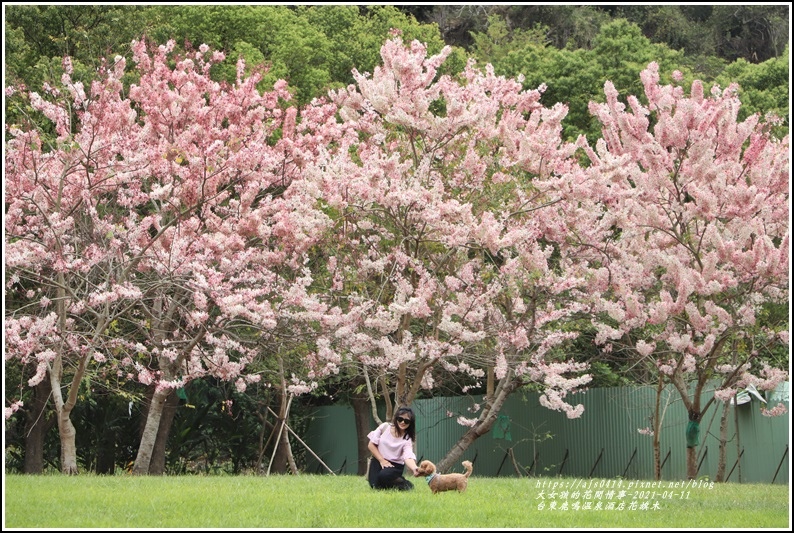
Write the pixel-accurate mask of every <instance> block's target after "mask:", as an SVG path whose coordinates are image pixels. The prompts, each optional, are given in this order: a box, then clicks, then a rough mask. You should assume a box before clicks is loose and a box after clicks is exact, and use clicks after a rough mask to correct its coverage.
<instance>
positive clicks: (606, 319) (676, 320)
mask: <svg viewBox="0 0 794 533" xmlns="http://www.w3.org/2000/svg"><path fill="white" fill-rule="evenodd" d="M675 77H676V75H674V78H675ZM641 79H642V81H643V84H644V87H645V97H646V100H647V104H642V103H641V102H640V100H639V99H638V98H636V97H634V96H629V97H628V98H627V104H628V105H625V104H623V103H621V102H620V101H619V99H618V94H617V92H616V91H615V88H614V87H613V86H612V84H611V83H610V82H607V83H606V84H605V94H606V102H605V103H603V104H597V103H591V105H590V110H591V112H592V113H593V114H594V115H595V116H596V117H597V118H598V119H599V120H600V121H601V123H602V131H603V138H602V139H601V140H599V141H598V142H597V144H596V146H595V148H594V149H590V148H589V147H587V148H586V150H587V153H588V154H589V158H590V162H591V166H590V168H589V172H592V173H593V175H599V176H601V180H602V181H601V185H600V186H599V187H597V188H594V189H593V194H594V195H598V196H599V197H600V198H601V199H602V200H603V201H604V204H605V205H606V206H607V210H606V212H605V213H604V217H603V219H602V220H601V222H600V223H601V224H602V227H603V228H604V231H606V230H607V229H611V238H610V239H609V240H603V241H601V242H600V243H598V244H594V248H599V249H600V250H601V251H602V252H603V253H604V257H605V258H609V259H608V260H605V262H604V266H603V268H602V269H601V270H600V272H599V273H598V275H596V276H594V277H593V278H592V281H593V286H592V295H593V296H595V299H597V300H600V304H599V309H600V311H601V315H600V317H601V318H602V319H603V320H599V321H598V323H597V328H598V335H597V342H598V343H599V344H602V345H604V347H605V349H606V350H608V351H613V352H618V351H621V353H624V354H628V356H629V357H632V358H633V359H634V360H635V361H637V362H638V363H640V364H647V365H648V366H649V367H652V368H655V369H656V372H657V373H658V377H659V383H662V382H666V383H672V385H673V386H674V387H675V388H676V389H677V390H678V392H679V393H680V396H681V399H682V400H683V402H684V405H685V406H686V409H687V411H688V412H689V420H690V423H689V426H688V427H687V431H686V442H687V475H688V476H689V477H694V476H695V475H696V472H697V460H696V459H697V456H696V446H697V444H698V442H699V423H700V421H701V419H702V418H703V415H704V413H705V412H706V411H707V410H708V409H709V407H710V406H711V405H712V404H713V402H714V401H715V400H723V401H728V400H730V398H731V397H733V396H734V395H735V394H736V391H737V389H739V388H742V387H746V386H747V385H750V384H752V385H755V386H756V387H757V388H758V389H759V390H770V389H772V388H774V387H775V386H776V385H777V384H778V383H780V382H781V381H783V380H785V379H786V377H787V373H786V372H785V371H783V370H781V369H778V368H774V367H773V366H771V365H770V364H769V363H768V361H769V357H768V356H769V353H770V351H769V350H771V349H773V348H774V347H775V346H780V345H783V346H786V345H788V323H787V321H785V319H784V320H783V321H781V322H780V323H774V322H772V321H769V320H762V319H761V317H763V316H764V314H765V313H764V309H765V306H766V305H768V304H770V303H785V302H786V301H787V299H788V282H789V264H788V254H789V239H790V235H789V207H788V202H789V186H790V183H789V168H790V158H789V150H790V147H789V138H788V136H786V137H785V138H783V139H775V138H774V137H772V136H771V135H770V134H769V133H768V131H769V128H768V126H769V125H770V124H773V123H774V119H771V121H770V122H767V123H764V122H763V121H762V120H761V119H760V117H758V116H751V117H749V118H748V119H746V120H744V121H739V120H738V118H737V116H738V111H739V100H738V98H737V96H736V91H735V89H736V88H735V87H733V86H731V87H728V88H726V89H725V90H720V89H719V88H717V87H715V88H713V89H712V91H711V95H710V96H709V95H706V94H704V88H703V86H702V84H701V83H700V82H698V81H696V82H694V83H693V84H692V87H691V90H690V92H689V95H687V94H685V92H684V90H683V88H682V87H680V86H676V85H664V86H663V85H660V84H659V74H658V66H657V65H656V64H655V63H651V64H650V65H649V66H648V68H647V69H646V70H644V71H643V72H642V74H641ZM676 79H679V78H676ZM605 234H606V233H605ZM710 388H713V390H714V391H715V392H714V396H713V398H712V399H710V400H708V401H705V400H704V393H705V392H706V391H707V390H709V389H710ZM777 411H778V412H779V411H780V408H778V410H777ZM770 414H778V413H777V412H773V413H770Z"/></svg>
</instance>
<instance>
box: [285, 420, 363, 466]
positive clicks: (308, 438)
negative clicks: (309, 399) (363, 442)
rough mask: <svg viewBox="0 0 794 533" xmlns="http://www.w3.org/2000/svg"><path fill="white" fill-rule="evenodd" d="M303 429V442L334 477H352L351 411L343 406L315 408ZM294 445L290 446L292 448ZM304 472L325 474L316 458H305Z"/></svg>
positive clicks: (353, 427) (353, 439)
mask: <svg viewBox="0 0 794 533" xmlns="http://www.w3.org/2000/svg"><path fill="white" fill-rule="evenodd" d="M312 416H313V419H312V421H311V422H310V423H309V427H308V428H307V431H306V435H305V438H303V437H302V438H303V440H304V442H306V443H307V445H308V446H309V447H310V448H311V450H312V451H313V452H314V453H315V454H317V455H318V456H319V457H320V458H321V459H322V461H323V462H324V463H325V464H326V465H327V466H328V468H330V469H331V470H333V471H334V472H335V473H337V474H356V473H357V468H356V462H357V461H358V443H357V436H356V420H355V417H354V415H353V409H351V408H350V407H349V406H346V405H329V406H325V407H320V408H318V409H317V410H316V411H315V412H314V414H313V415H312ZM293 446H294V445H293ZM307 464H308V468H307V470H308V471H309V472H311V473H313V474H326V473H328V471H327V470H326V469H325V467H324V466H323V465H321V464H320V463H319V461H317V460H316V459H314V458H313V457H311V456H310V455H307Z"/></svg>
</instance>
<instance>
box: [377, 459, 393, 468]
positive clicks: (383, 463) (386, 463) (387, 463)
mask: <svg viewBox="0 0 794 533" xmlns="http://www.w3.org/2000/svg"><path fill="white" fill-rule="evenodd" d="M390 466H394V465H393V464H391V463H390V462H389V461H387V460H386V459H384V460H383V461H381V462H380V467H381V468H389V467H390Z"/></svg>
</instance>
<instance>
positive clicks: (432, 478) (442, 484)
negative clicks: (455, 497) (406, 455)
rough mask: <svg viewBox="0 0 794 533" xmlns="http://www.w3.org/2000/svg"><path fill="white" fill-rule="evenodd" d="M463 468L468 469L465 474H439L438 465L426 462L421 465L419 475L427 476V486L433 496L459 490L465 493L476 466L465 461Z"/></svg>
mask: <svg viewBox="0 0 794 533" xmlns="http://www.w3.org/2000/svg"><path fill="white" fill-rule="evenodd" d="M462 464H463V468H465V469H466V473H465V474H437V473H436V465H434V464H433V463H431V462H430V461H427V460H424V461H422V462H421V463H419V468H418V470H417V475H420V476H427V478H426V479H427V484H428V486H429V487H430V490H432V491H433V494H435V493H436V492H444V491H445V490H457V491H458V492H463V491H465V490H466V486H468V484H469V476H470V475H471V472H472V470H474V466H473V465H472V464H471V461H463V463H462Z"/></svg>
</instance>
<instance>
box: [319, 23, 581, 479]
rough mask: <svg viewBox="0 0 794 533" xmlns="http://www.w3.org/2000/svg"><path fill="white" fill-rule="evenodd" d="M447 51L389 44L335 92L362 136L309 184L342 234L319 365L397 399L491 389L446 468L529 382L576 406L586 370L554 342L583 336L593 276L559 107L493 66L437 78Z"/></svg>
mask: <svg viewBox="0 0 794 533" xmlns="http://www.w3.org/2000/svg"><path fill="white" fill-rule="evenodd" d="M449 52H450V49H449V48H445V49H444V50H443V51H442V52H441V53H440V54H438V55H436V56H432V57H428V56H427V51H426V48H425V46H423V45H422V44H421V43H419V42H417V41H414V42H412V43H410V45H407V46H406V45H405V44H403V42H402V40H401V39H400V38H399V37H397V38H394V39H392V40H389V41H388V42H386V43H385V45H384V46H383V47H382V49H381V55H382V58H383V65H382V66H379V67H377V68H376V69H375V70H374V72H373V73H372V74H371V75H370V74H362V73H359V72H357V71H354V77H355V80H356V82H357V85H356V86H349V87H348V88H346V89H342V90H339V91H336V92H333V93H332V94H331V98H332V100H333V101H334V102H336V103H337V104H338V106H339V115H340V117H341V119H342V121H343V123H342V127H343V128H346V129H349V130H352V131H354V132H355V135H354V136H346V137H345V138H344V141H342V142H343V143H344V145H343V146H342V147H341V149H340V150H338V151H337V152H335V153H333V154H329V155H328V156H327V157H325V158H320V159H319V160H318V164H317V167H316V169H315V170H314V171H312V172H311V173H310V174H311V175H312V177H311V178H307V179H312V180H314V181H317V182H319V183H322V190H323V201H324V202H326V203H327V205H328V209H329V211H330V212H333V213H334V218H335V221H336V227H335V234H336V236H337V239H336V240H335V242H334V243H331V244H329V246H328V248H327V253H328V255H329V258H328V261H327V269H326V277H325V278H324V279H325V283H326V287H325V288H323V289H322V291H321V292H322V293H324V294H325V295H326V298H327V301H328V302H329V305H330V306H331V308H330V309H329V312H328V314H327V318H326V320H328V321H329V324H332V325H333V328H334V329H333V331H334V334H333V335H327V336H325V337H323V338H321V339H320V341H319V343H318V350H317V352H316V353H315V354H313V357H314V364H313V375H314V376H319V377H322V376H324V375H328V374H331V373H335V372H338V371H339V369H340V367H343V366H344V365H348V364H354V365H356V368H358V369H359V371H360V372H361V373H362V374H363V376H364V381H365V382H366V384H367V386H368V388H369V391H370V393H371V395H372V396H373V398H374V395H375V394H381V395H382V397H383V398H385V399H386V401H387V402H389V405H392V402H393V403H395V404H410V403H411V402H412V401H413V400H414V399H415V398H416V397H417V395H418V394H419V393H420V391H432V390H433V388H434V385H435V384H436V380H437V379H439V378H440V377H441V376H443V375H458V376H460V377H461V379H462V380H464V381H468V383H469V384H473V385H474V386H478V385H486V390H487V394H486V399H485V402H484V403H483V405H481V406H478V411H477V412H476V413H475V417H474V418H470V417H466V416H461V417H459V422H460V423H461V424H463V425H465V426H467V427H468V429H467V432H466V434H465V435H464V437H463V438H462V439H461V441H460V442H459V443H458V444H457V445H456V446H455V447H454V448H453V450H451V451H450V453H449V454H448V455H447V457H445V458H444V460H443V461H441V462H440V464H439V468H441V469H442V470H444V469H447V468H449V467H450V466H452V465H453V464H454V463H455V462H456V461H457V459H458V458H459V457H460V455H461V454H462V453H463V452H464V451H465V450H466V448H467V447H468V446H469V445H470V444H471V442H473V441H474V440H475V439H476V438H478V437H479V436H482V435H484V434H486V433H487V432H488V431H489V430H490V428H491V427H492V425H493V423H494V421H495V420H496V417H497V415H498V413H499V410H500V409H501V407H502V405H503V403H504V401H505V399H506V398H507V397H508V396H509V395H510V394H511V393H512V392H513V391H515V390H516V389H517V388H519V387H521V386H523V385H526V384H536V385H537V386H539V387H540V388H541V390H542V391H543V396H542V398H541V402H542V403H543V404H544V405H545V406H546V407H548V408H550V409H556V410H560V411H564V412H565V413H566V414H567V415H568V416H569V417H571V418H575V417H578V416H580V415H581V413H582V410H583V408H582V406H581V405H575V404H571V403H568V402H567V401H566V400H568V399H569V397H568V396H569V394H570V393H571V392H573V391H575V390H577V388H580V387H581V386H583V385H585V384H586V383H587V382H588V381H589V379H590V377H589V375H587V374H584V373H583V372H584V371H585V370H586V367H585V365H583V364H577V363H575V362H572V361H569V360H568V358H567V357H565V356H563V355H562V354H561V353H560V350H559V348H560V347H561V346H563V345H564V343H565V342H566V341H568V340H570V339H571V338H573V336H574V335H573V334H572V333H570V331H568V330H566V329H565V327H564V326H563V325H564V324H565V323H566V321H567V320H569V319H571V317H573V316H574V315H575V314H576V313H577V312H579V311H581V310H583V308H582V306H581V305H580V304H579V303H577V300H581V298H577V296H578V294H577V291H578V289H579V288H580V287H581V286H582V285H583V280H584V277H585V272H586V270H585V267H584V266H583V265H585V263H584V262H583V261H581V260H580V258H579V257H578V256H577V255H576V253H575V252H576V251H577V248H574V247H572V246H570V245H569V241H568V240H567V238H566V236H567V233H568V228H569V226H570V225H571V224H573V223H574V221H575V219H576V218H577V217H579V218H580V220H579V222H580V223H583V224H587V222H586V219H585V218H582V217H585V216H588V213H592V212H593V211H592V210H590V209H586V208H584V207H582V206H583V205H585V204H588V202H587V200H586V192H587V191H588V190H589V188H588V187H587V186H586V184H584V183H583V181H582V180H584V179H587V178H588V176H587V175H586V174H585V173H583V172H581V170H580V169H579V167H578V166H577V165H576V164H575V162H574V160H573V159H572V156H573V154H574V152H575V149H576V147H575V146H572V145H566V144H564V143H563V142H562V141H561V121H562V119H563V118H564V117H565V114H566V109H565V107H564V106H562V105H557V106H555V107H553V108H551V109H548V108H544V107H543V106H542V105H541V104H540V103H539V99H540V95H541V91H542V90H543V88H541V89H539V90H533V91H524V90H523V89H522V86H521V83H520V80H511V79H505V78H503V77H499V76H496V75H495V74H494V72H493V70H492V69H491V68H490V66H489V67H487V68H486V69H485V71H481V70H478V69H477V68H476V67H475V65H474V64H473V63H471V64H469V65H468V66H467V68H466V69H465V71H464V72H463V73H462V75H461V76H460V78H458V79H456V78H452V77H449V76H440V75H439V74H438V70H437V69H438V68H439V66H440V65H441V64H442V63H443V61H444V59H445V58H446V56H447V55H448V54H449ZM577 197H578V198H579V199H580V200H582V203H581V205H579V204H577V203H576V202H575V200H576V199H577ZM588 205H589V204H588ZM593 226H594V225H593ZM318 281H319V280H318ZM464 391H465V388H464ZM373 405H374V403H373ZM373 412H374V408H373ZM388 414H389V413H387V416H388ZM375 415H376V417H377V413H375Z"/></svg>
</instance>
